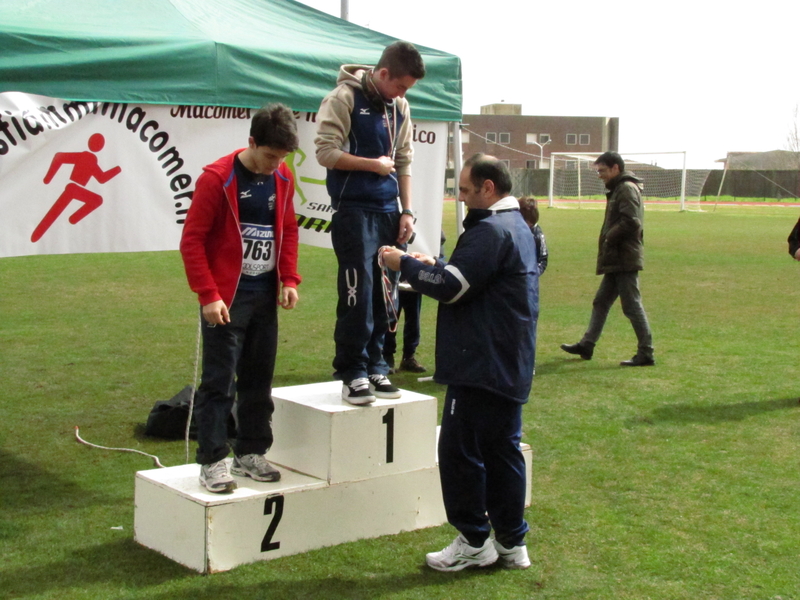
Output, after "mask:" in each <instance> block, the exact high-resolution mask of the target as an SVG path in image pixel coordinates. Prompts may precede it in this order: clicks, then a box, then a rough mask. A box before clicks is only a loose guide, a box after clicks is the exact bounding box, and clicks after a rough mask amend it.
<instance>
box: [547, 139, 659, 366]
mask: <svg viewBox="0 0 800 600" xmlns="http://www.w3.org/2000/svg"><path fill="white" fill-rule="evenodd" d="M594 165H595V167H596V168H597V175H598V177H600V179H601V180H602V181H603V183H605V184H606V189H608V192H607V193H606V198H607V201H606V215H605V219H604V221H603V227H602V229H601V230H600V240H599V250H598V254H597V274H598V275H602V276H603V279H602V281H601V282H600V288H599V289H598V290H597V294H596V295H595V297H594V302H593V304H592V316H591V319H590V320H589V328H588V329H587V330H586V333H584V334H583V338H581V341H579V342H578V343H577V344H562V345H561V349H562V350H564V352H568V353H569V354H577V355H578V356H580V357H581V358H582V359H584V360H590V359H591V358H592V355H593V353H594V347H595V344H597V341H598V340H599V339H600V334H601V333H602V332H603V326H604V325H605V322H606V318H607V317H608V311H609V310H611V306H612V305H613V304H614V301H615V300H616V299H617V298H619V299H620V303H621V304H622V312H623V314H624V315H625V316H626V317H628V319H629V320H630V322H631V325H633V331H634V332H635V333H636V339H637V340H638V348H637V350H636V354H635V355H634V356H633V358H631V359H630V360H624V361H622V362H621V363H620V365H621V366H623V367H647V366H652V365H654V364H656V361H655V358H654V357H653V335H652V333H651V331H650V324H649V323H648V321H647V315H646V314H645V312H644V306H643V305H642V295H641V293H640V292H639V271H641V270H642V269H643V268H644V229H643V220H644V205H643V204H642V186H641V181H640V180H639V179H637V178H636V177H635V176H634V175H633V173H631V172H629V171H626V170H625V161H624V160H623V159H622V157H621V156H620V155H619V154H617V153H616V152H605V153H604V154H601V155H600V156H599V157H598V158H597V160H595V161H594Z"/></svg>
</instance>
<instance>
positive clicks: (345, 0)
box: [341, 0, 350, 21]
mask: <svg viewBox="0 0 800 600" xmlns="http://www.w3.org/2000/svg"><path fill="white" fill-rule="evenodd" d="M341 7H342V9H341V10H342V15H341V17H342V20H344V21H349V20H350V0H342V4H341Z"/></svg>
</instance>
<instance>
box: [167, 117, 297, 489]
mask: <svg viewBox="0 0 800 600" xmlns="http://www.w3.org/2000/svg"><path fill="white" fill-rule="evenodd" d="M298 145H299V140H298V136H297V125H296V123H295V117H294V114H293V113H292V111H291V110H290V109H289V108H288V107H286V106H283V105H282V104H271V105H268V106H266V107H264V108H262V109H261V110H259V111H258V112H256V114H255V115H254V116H253V120H252V122H251V126H250V138H249V141H248V146H247V148H244V149H241V150H237V151H236V152H233V153H232V154H229V155H227V156H224V157H222V158H220V159H219V160H218V161H216V162H214V163H212V164H210V165H208V166H206V167H205V168H204V169H203V174H202V175H200V177H199V178H198V180H197V187H196V189H195V192H194V196H193V198H192V205H191V207H190V208H189V212H188V214H187V216H186V223H185V225H184V227H183V236H182V238H181V244H180V250H181V255H182V257H183V263H184V267H185V269H186V276H187V278H188V280H189V286H190V287H191V289H192V290H193V291H194V292H195V293H196V294H197V295H198V298H199V300H200V305H201V307H202V310H201V313H202V318H203V320H204V321H205V323H204V326H203V328H202V336H203V374H202V377H201V381H200V387H199V389H198V391H197V396H196V405H195V409H194V412H195V415H196V417H197V443H198V447H197V462H198V463H200V465H201V468H200V483H201V484H202V485H204V486H205V487H206V488H207V489H208V490H209V491H211V492H231V491H233V490H234V489H236V481H235V480H234V479H233V477H231V473H230V472H229V471H228V465H227V463H226V461H225V458H226V457H227V456H228V453H229V451H230V449H229V447H228V432H227V420H228V415H230V413H231V409H232V407H233V404H234V399H236V400H237V402H236V425H237V427H236V442H235V445H234V448H233V451H234V458H233V466H232V468H231V471H232V472H233V474H234V475H240V476H245V477H252V478H253V479H255V480H256V481H278V480H279V479H280V477H281V474H280V471H278V470H277V469H275V467H273V466H272V465H271V464H269V463H268V462H267V460H266V458H265V456H264V455H265V454H266V452H267V451H268V450H269V448H270V446H272V441H273V435H272V425H271V418H272V413H273V410H274V404H273V401H272V376H273V372H274V370H275V355H276V353H277V347H278V315H277V305H278V304H280V305H281V306H282V307H283V308H286V309H292V308H294V307H295V305H296V304H297V300H298V295H297V289H296V288H297V285H298V284H299V283H300V280H301V278H300V275H299V274H298V273H297V249H298V248H297V244H298V231H297V220H296V217H295V212H294V203H293V198H294V179H293V177H292V174H291V171H290V170H289V169H288V168H287V167H286V165H285V164H283V161H284V159H285V158H286V156H287V155H288V154H289V153H290V152H294V151H295V150H296V149H297V148H298Z"/></svg>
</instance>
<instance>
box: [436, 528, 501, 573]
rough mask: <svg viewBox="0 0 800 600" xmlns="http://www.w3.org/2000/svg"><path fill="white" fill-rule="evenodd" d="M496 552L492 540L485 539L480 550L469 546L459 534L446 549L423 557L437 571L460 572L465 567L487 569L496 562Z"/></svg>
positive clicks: (465, 539)
mask: <svg viewBox="0 0 800 600" xmlns="http://www.w3.org/2000/svg"><path fill="white" fill-rule="evenodd" d="M497 558H498V555H497V550H496V549H495V547H494V544H493V543H492V540H490V539H487V540H486V542H485V543H484V544H483V546H481V547H480V548H475V547H474V546H470V545H469V543H468V542H467V538H465V537H464V536H463V535H461V534H459V535H458V537H457V538H456V539H455V540H453V543H452V544H450V545H449V546H448V547H447V548H445V549H444V550H442V551H441V552H431V553H429V554H428V555H426V556H425V562H427V563H428V566H429V567H430V568H431V569H436V570H437V571H460V570H461V569H466V568H467V567H488V566H489V565H492V564H494V563H495V562H497Z"/></svg>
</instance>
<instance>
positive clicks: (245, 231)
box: [242, 223, 275, 277]
mask: <svg viewBox="0 0 800 600" xmlns="http://www.w3.org/2000/svg"><path fill="white" fill-rule="evenodd" d="M242 244H243V247H242V275H249V276H251V277H257V276H258V275H263V274H264V273H269V272H270V271H272V270H274V269H275V231H274V229H273V227H272V225H253V224H251V223H242Z"/></svg>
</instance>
